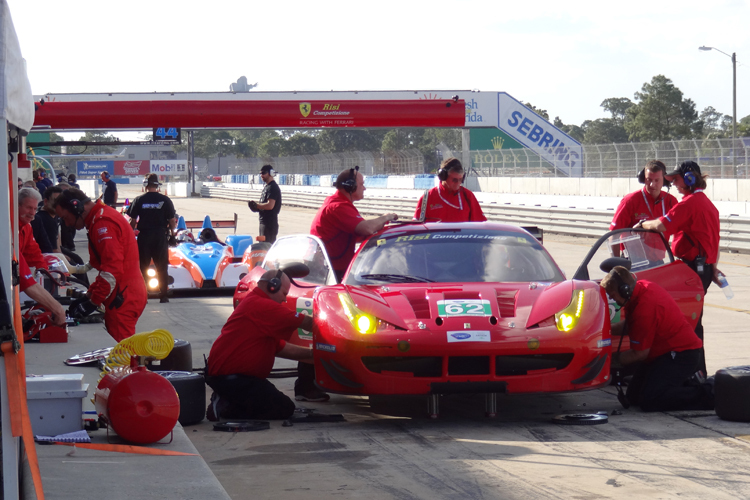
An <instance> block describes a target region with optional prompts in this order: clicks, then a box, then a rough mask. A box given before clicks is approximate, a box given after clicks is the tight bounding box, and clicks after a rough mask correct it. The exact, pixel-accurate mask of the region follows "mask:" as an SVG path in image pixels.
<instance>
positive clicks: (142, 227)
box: [128, 174, 177, 303]
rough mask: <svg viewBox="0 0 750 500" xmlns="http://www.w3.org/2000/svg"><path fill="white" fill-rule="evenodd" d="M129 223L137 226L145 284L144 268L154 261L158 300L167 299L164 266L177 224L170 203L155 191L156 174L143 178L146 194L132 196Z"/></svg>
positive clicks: (166, 276)
mask: <svg viewBox="0 0 750 500" xmlns="http://www.w3.org/2000/svg"><path fill="white" fill-rule="evenodd" d="M128 215H130V225H131V226H132V227H133V229H138V254H139V255H140V266H141V274H143V279H144V281H146V282H147V283H148V275H147V274H146V273H147V272H148V268H149V266H150V265H151V260H152V259H153V261H154V267H155V268H156V277H157V279H158V280H159V297H160V298H161V300H160V302H162V303H164V302H169V299H168V298H167V292H168V291H169V283H168V281H167V280H168V277H169V276H168V268H169V245H168V241H169V237H170V236H171V235H172V231H174V228H175V227H177V219H176V218H175V211H174V204H172V200H170V199H169V197H167V196H165V195H163V194H161V193H159V177H158V176H157V175H156V174H150V175H149V176H148V178H147V179H146V194H143V195H141V196H139V197H138V198H136V199H135V201H134V202H133V203H132V204H131V205H130V208H129V209H128Z"/></svg>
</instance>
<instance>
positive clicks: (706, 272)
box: [683, 260, 714, 374]
mask: <svg viewBox="0 0 750 500" xmlns="http://www.w3.org/2000/svg"><path fill="white" fill-rule="evenodd" d="M683 262H685V264H687V265H688V267H689V268H690V269H692V270H693V271H695V272H696V274H697V275H698V276H699V277H700V279H701V283H702V284H703V293H704V294H705V293H706V292H708V287H709V286H711V281H712V280H713V278H714V272H713V266H712V265H709V264H703V272H702V273H699V272H698V265H697V264H696V262H695V261H694V260H685V261H683ZM695 334H696V335H698V338H699V339H701V341H702V342H704V346H703V347H701V349H700V351H701V359H700V362H699V363H698V369H699V370H701V371H703V373H705V374H708V371H707V370H706V350H705V341H704V340H703V309H701V315H700V317H699V318H698V324H697V325H695Z"/></svg>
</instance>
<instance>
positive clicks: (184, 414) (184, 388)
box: [156, 371, 206, 426]
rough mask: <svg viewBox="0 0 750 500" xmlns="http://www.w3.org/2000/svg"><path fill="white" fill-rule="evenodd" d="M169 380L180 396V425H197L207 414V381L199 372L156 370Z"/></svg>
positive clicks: (178, 419)
mask: <svg viewBox="0 0 750 500" xmlns="http://www.w3.org/2000/svg"><path fill="white" fill-rule="evenodd" d="M156 373H158V374H159V375H161V376H162V377H164V378H166V379H167V380H169V382H170V383H171V384H172V387H174V389H175V391H177V396H179V398H180V416H179V417H178V418H177V421H178V422H180V425H182V426H185V425H195V424H198V423H200V422H202V421H203V417H205V416H206V381H205V380H204V379H203V376H202V375H200V374H198V373H193V372H184V371H163V372H156Z"/></svg>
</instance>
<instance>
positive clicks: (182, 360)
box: [146, 339, 193, 372]
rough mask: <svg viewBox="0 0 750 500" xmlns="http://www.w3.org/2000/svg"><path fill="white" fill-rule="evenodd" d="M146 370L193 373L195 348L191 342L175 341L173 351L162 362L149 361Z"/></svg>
mask: <svg viewBox="0 0 750 500" xmlns="http://www.w3.org/2000/svg"><path fill="white" fill-rule="evenodd" d="M146 368H148V369H149V370H151V371H152V372H167V371H178V372H191V371H193V348H192V347H191V346H190V342H188V341H187V340H182V339H174V347H173V348H172V351H171V352H170V353H169V355H167V357H166V358H164V359H162V360H155V361H149V362H148V363H147V364H146Z"/></svg>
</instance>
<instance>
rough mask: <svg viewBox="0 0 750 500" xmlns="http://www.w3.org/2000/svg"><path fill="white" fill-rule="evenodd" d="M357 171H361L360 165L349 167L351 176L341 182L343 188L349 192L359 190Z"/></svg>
mask: <svg viewBox="0 0 750 500" xmlns="http://www.w3.org/2000/svg"><path fill="white" fill-rule="evenodd" d="M357 172H359V166H355V167H354V168H350V169H349V178H348V179H347V180H345V181H344V182H342V183H341V186H340V187H342V188H344V191H346V192H347V193H353V192H354V191H356V190H357Z"/></svg>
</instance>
